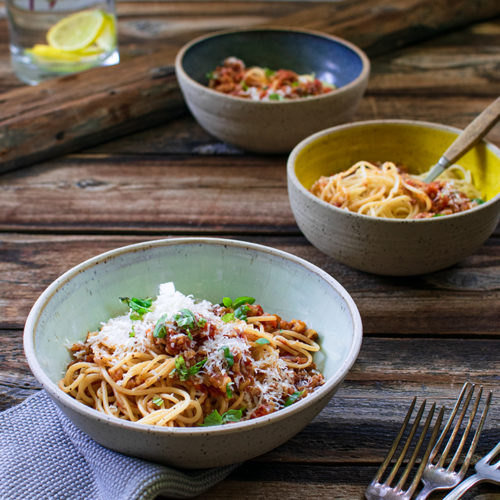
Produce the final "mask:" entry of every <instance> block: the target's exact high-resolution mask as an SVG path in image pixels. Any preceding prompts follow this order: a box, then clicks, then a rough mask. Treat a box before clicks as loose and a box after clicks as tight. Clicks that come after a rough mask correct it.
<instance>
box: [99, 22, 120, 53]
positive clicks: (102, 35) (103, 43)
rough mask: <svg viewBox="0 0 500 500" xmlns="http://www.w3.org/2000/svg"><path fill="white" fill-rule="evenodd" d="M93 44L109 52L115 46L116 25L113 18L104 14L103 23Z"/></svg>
mask: <svg viewBox="0 0 500 500" xmlns="http://www.w3.org/2000/svg"><path fill="white" fill-rule="evenodd" d="M95 43H96V44H97V46H98V47H100V48H101V49H102V50H103V51H106V52H110V51H112V50H113V49H114V48H115V46H116V24H115V18H114V16H112V15H111V14H104V22H103V23H102V26H101V31H99V33H98V35H97V38H96V39H95Z"/></svg>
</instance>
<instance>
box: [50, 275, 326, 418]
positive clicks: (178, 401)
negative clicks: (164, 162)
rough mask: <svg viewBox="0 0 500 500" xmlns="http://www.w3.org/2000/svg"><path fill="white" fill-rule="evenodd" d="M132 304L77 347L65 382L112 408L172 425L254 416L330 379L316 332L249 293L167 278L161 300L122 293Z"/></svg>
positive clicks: (102, 407) (110, 411)
mask: <svg viewBox="0 0 500 500" xmlns="http://www.w3.org/2000/svg"><path fill="white" fill-rule="evenodd" d="M122 300H123V301H124V302H126V303H127V304H128V305H129V307H130V311H129V314H127V315H123V316H118V317H116V318H112V319H110V320H109V321H108V322H106V323H104V324H103V325H102V326H101V328H100V329H99V330H98V331H95V332H90V333H89V334H88V335H87V339H86V341H85V342H83V343H77V344H75V345H73V346H72V347H71V351H72V353H73V356H74V360H73V361H72V362H71V364H70V365H69V367H68V369H67V371H66V374H65V375H64V378H63V379H62V380H61V381H60V382H59V387H60V388H61V389H62V390H63V391H65V392H66V393H68V394H69V395H71V396H72V397H74V398H75V399H77V400H78V401H80V402H81V403H83V404H85V405H87V406H90V407H92V408H94V409H96V410H98V411H100V412H102V413H105V414H107V415H110V416H113V417H117V418H121V419H125V420H130V421H132V422H138V423H142V424H151V425H159V426H168V427H190V426H197V425H219V424H225V423H230V422H236V421H239V420H248V419H252V418H256V417H259V416H262V415H266V414H268V413H272V412H274V411H277V410H279V409H281V408H284V407H286V406H289V405H290V404H292V403H294V402H295V401H297V400H298V399H300V398H302V397H305V396H307V395H308V394H310V393H311V392H312V391H313V390H314V389H315V388H316V387H318V386H320V385H322V384H323V383H324V378H323V376H322V374H321V373H320V372H319V371H317V370H316V367H315V365H314V362H313V354H314V353H315V352H317V351H319V349H320V347H319V345H318V344H317V342H316V339H317V333H316V332H315V331H314V330H312V329H310V328H307V326H306V324H305V323H304V322H303V321H300V320H292V321H290V322H287V321H284V320H282V319H281V318H280V317H279V316H277V315H276V314H267V313H264V311H263V310H262V307H261V306H260V305H256V304H254V299H253V298H252V297H239V298H238V299H235V300H234V301H233V300H231V299H229V298H228V297H225V298H224V300H223V304H222V305H213V304H211V303H210V302H208V301H206V300H204V301H201V302H195V301H194V300H193V297H192V296H185V295H183V294H182V293H180V292H178V291H176V290H175V288H174V285H173V283H165V284H163V285H160V293H159V296H158V298H157V299H156V300H155V301H153V300H151V299H137V298H132V299H129V298H126V297H124V298H122Z"/></svg>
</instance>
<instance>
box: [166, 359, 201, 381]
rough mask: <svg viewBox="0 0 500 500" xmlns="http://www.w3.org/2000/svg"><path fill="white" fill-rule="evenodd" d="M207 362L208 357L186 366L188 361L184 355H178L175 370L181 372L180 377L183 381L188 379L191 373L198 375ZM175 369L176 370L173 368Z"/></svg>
mask: <svg viewBox="0 0 500 500" xmlns="http://www.w3.org/2000/svg"><path fill="white" fill-rule="evenodd" d="M206 362H207V358H205V359H202V360H201V361H198V363H196V364H195V365H193V366H190V367H189V368H188V367H187V366H186V362H185V361H184V358H183V357H182V356H177V357H176V358H175V371H176V372H177V373H178V374H179V378H180V379H181V380H182V381H185V380H187V379H188V378H189V377H190V376H191V375H196V374H197V373H198V372H199V371H200V370H201V369H202V368H203V365H204V364H205V363H206ZM172 371H174V370H172Z"/></svg>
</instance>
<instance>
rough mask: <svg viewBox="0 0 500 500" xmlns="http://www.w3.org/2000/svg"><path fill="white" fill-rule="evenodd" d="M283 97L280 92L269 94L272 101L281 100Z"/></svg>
mask: <svg viewBox="0 0 500 500" xmlns="http://www.w3.org/2000/svg"><path fill="white" fill-rule="evenodd" d="M282 99H283V97H282V96H280V95H279V94H269V100H270V101H281V100H282Z"/></svg>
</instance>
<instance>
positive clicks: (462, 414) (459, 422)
mask: <svg viewBox="0 0 500 500" xmlns="http://www.w3.org/2000/svg"><path fill="white" fill-rule="evenodd" d="M475 387H476V386H475V385H474V384H472V385H471V387H470V388H469V392H468V393H467V397H466V398H465V402H464V405H463V407H462V411H461V412H460V415H459V416H458V420H457V421H456V423H455V427H454V428H453V431H452V433H451V436H450V438H449V439H448V443H446V447H445V449H444V451H443V454H442V455H441V458H440V459H439V461H438V463H437V464H436V467H443V465H444V462H445V460H446V457H447V456H448V453H449V452H450V449H451V447H452V446H453V441H455V438H456V437H457V433H458V431H459V430H460V426H461V425H462V421H463V419H464V417H465V413H466V412H467V408H468V407H469V403H470V400H471V398H472V394H473V392H474V388H475Z"/></svg>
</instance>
